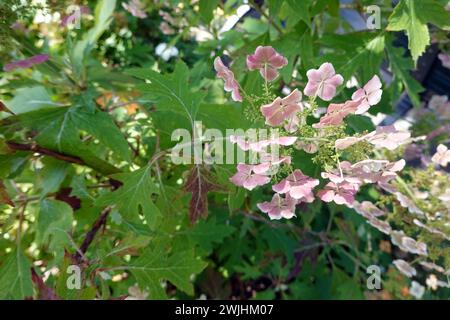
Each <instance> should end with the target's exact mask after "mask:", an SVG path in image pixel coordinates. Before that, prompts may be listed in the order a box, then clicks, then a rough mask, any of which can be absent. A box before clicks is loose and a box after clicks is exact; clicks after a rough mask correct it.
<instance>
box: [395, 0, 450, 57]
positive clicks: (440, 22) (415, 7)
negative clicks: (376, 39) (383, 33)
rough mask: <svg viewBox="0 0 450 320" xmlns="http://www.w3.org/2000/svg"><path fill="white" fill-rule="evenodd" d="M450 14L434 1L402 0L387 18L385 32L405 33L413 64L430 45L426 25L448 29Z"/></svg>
mask: <svg viewBox="0 0 450 320" xmlns="http://www.w3.org/2000/svg"><path fill="white" fill-rule="evenodd" d="M449 21H450V13H449V12H448V11H446V10H445V9H444V6H443V5H442V4H440V3H439V2H438V1H436V0H420V1H418V0H402V1H401V2H400V3H399V4H398V5H397V6H396V7H395V9H394V11H393V12H392V14H391V16H390V17H389V24H388V26H387V30H389V31H403V30H404V31H405V32H406V34H407V35H408V48H409V49H410V50H411V55H412V57H413V60H414V63H415V64H417V60H418V59H419V57H420V56H421V55H422V54H423V53H424V52H425V48H426V47H427V46H428V45H429V44H430V34H429V31H428V26H427V23H430V22H431V23H434V24H436V25H437V26H440V27H441V28H448V26H449Z"/></svg>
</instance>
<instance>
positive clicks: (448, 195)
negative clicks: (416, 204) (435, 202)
mask: <svg viewBox="0 0 450 320" xmlns="http://www.w3.org/2000/svg"><path fill="white" fill-rule="evenodd" d="M438 199H439V200H441V201H442V202H444V204H446V206H447V207H450V188H447V189H445V191H444V193H442V194H441V195H439V196H438Z"/></svg>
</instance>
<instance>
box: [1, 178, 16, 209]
mask: <svg viewBox="0 0 450 320" xmlns="http://www.w3.org/2000/svg"><path fill="white" fill-rule="evenodd" d="M0 204H9V205H10V206H11V207H14V202H12V200H11V198H10V196H9V194H8V192H6V188H5V185H4V184H3V181H1V180H0Z"/></svg>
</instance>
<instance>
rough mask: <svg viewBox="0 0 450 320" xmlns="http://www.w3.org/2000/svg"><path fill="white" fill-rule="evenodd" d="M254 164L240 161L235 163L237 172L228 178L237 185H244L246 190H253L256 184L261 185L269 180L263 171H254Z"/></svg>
mask: <svg viewBox="0 0 450 320" xmlns="http://www.w3.org/2000/svg"><path fill="white" fill-rule="evenodd" d="M254 169H255V166H253V165H248V164H243V163H240V164H238V165H237V170H238V171H237V172H236V174H235V175H234V176H232V177H231V178H230V181H231V182H232V183H233V184H235V185H236V186H239V187H244V188H245V189H247V190H253V189H254V188H256V187H257V186H262V185H265V184H267V183H269V182H270V177H268V176H267V175H266V174H265V172H262V170H261V171H259V174H258V173H256V172H255V171H254Z"/></svg>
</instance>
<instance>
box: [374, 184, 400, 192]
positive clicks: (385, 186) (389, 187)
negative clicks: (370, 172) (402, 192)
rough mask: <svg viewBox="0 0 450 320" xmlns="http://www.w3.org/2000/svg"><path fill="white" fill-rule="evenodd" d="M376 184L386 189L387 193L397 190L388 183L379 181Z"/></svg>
mask: <svg viewBox="0 0 450 320" xmlns="http://www.w3.org/2000/svg"><path fill="white" fill-rule="evenodd" d="M378 186H379V187H380V188H381V189H382V190H384V191H386V192H387V193H391V194H394V193H395V192H397V191H398V190H397V188H396V187H395V186H394V185H392V184H389V183H385V182H381V183H378Z"/></svg>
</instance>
